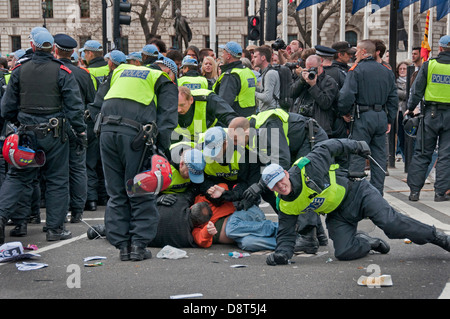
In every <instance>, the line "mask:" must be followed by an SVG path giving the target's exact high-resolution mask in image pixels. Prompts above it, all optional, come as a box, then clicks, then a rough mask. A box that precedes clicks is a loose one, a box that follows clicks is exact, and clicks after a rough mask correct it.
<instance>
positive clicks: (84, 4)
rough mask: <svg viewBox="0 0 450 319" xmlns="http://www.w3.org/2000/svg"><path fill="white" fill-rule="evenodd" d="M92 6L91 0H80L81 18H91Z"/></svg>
mask: <svg viewBox="0 0 450 319" xmlns="http://www.w3.org/2000/svg"><path fill="white" fill-rule="evenodd" d="M90 10H91V7H90V1H89V0H80V18H90V16H91V12H90Z"/></svg>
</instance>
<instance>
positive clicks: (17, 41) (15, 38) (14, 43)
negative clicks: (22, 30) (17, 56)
mask: <svg viewBox="0 0 450 319" xmlns="http://www.w3.org/2000/svg"><path fill="white" fill-rule="evenodd" d="M20 48H22V39H21V38H20V35H12V36H11V49H12V52H16V51H17V50H19V49H20Z"/></svg>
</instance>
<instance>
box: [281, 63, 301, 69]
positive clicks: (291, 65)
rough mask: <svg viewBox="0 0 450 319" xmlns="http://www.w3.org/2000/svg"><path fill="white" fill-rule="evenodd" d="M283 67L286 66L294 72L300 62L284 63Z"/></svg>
mask: <svg viewBox="0 0 450 319" xmlns="http://www.w3.org/2000/svg"><path fill="white" fill-rule="evenodd" d="M284 65H285V66H287V67H288V68H289V69H291V70H294V69H296V68H298V67H300V62H286V63H285V64H284Z"/></svg>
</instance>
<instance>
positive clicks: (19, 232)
mask: <svg viewBox="0 0 450 319" xmlns="http://www.w3.org/2000/svg"><path fill="white" fill-rule="evenodd" d="M26 235H27V223H25V222H21V223H18V224H17V225H16V227H14V228H13V229H11V230H10V232H9V236H11V237H22V236H26Z"/></svg>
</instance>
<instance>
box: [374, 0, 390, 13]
mask: <svg viewBox="0 0 450 319" xmlns="http://www.w3.org/2000/svg"><path fill="white" fill-rule="evenodd" d="M390 4H391V0H372V13H374V12H376V11H377V10H378V9H381V8H384V7H386V6H388V5H390Z"/></svg>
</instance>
